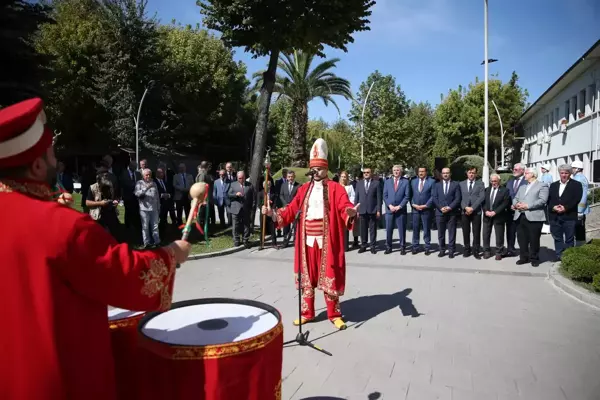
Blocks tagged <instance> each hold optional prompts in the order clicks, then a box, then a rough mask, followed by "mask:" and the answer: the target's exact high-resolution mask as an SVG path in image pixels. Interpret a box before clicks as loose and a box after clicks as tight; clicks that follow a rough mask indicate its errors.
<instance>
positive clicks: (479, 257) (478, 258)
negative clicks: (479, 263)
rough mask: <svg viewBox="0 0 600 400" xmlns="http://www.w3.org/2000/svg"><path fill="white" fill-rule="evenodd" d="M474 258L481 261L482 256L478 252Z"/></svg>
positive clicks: (474, 254)
mask: <svg viewBox="0 0 600 400" xmlns="http://www.w3.org/2000/svg"><path fill="white" fill-rule="evenodd" d="M473 257H475V259H476V260H481V254H479V253H478V252H475V253H473Z"/></svg>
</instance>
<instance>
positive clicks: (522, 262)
mask: <svg viewBox="0 0 600 400" xmlns="http://www.w3.org/2000/svg"><path fill="white" fill-rule="evenodd" d="M516 264H517V265H525V264H529V260H517V262H516Z"/></svg>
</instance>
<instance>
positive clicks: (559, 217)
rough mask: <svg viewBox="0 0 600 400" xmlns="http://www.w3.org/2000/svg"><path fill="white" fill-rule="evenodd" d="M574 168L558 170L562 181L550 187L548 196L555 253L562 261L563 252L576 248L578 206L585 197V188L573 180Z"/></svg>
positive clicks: (566, 167)
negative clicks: (572, 172)
mask: <svg viewBox="0 0 600 400" xmlns="http://www.w3.org/2000/svg"><path fill="white" fill-rule="evenodd" d="M571 170H572V168H571V167H570V166H569V165H567V164H565V165H561V166H560V167H559V168H558V172H559V174H560V180H558V181H556V182H553V183H552V184H551V185H550V193H549V195H548V219H549V220H550V233H552V238H553V239H554V251H555V252H556V258H557V259H558V260H559V261H560V259H561V257H562V252H563V251H564V250H565V249H566V248H569V247H573V246H575V225H576V224H577V205H578V204H579V200H581V197H582V196H583V186H582V185H581V183H580V182H578V181H576V180H574V179H571Z"/></svg>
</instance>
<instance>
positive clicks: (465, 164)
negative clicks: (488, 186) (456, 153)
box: [450, 156, 494, 181]
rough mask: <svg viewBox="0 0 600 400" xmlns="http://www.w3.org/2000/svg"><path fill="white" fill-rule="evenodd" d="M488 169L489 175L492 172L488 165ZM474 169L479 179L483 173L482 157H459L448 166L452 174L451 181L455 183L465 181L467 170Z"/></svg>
mask: <svg viewBox="0 0 600 400" xmlns="http://www.w3.org/2000/svg"><path fill="white" fill-rule="evenodd" d="M488 166H489V168H490V174H491V173H493V172H494V170H493V168H492V166H491V165H490V164H489V163H488ZM472 167H476V168H477V175H478V176H479V177H481V174H482V173H483V157H481V156H461V157H458V158H457V159H456V160H454V161H453V162H452V164H450V171H451V172H452V179H453V180H455V181H462V180H464V179H467V170H468V169H469V168H472Z"/></svg>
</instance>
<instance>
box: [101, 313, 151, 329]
mask: <svg viewBox="0 0 600 400" xmlns="http://www.w3.org/2000/svg"><path fill="white" fill-rule="evenodd" d="M144 315H145V313H142V314H138V315H135V316H133V317H130V318H123V319H117V320H109V321H108V328H109V329H119V328H129V327H133V326H137V325H138V323H139V322H140V320H141V319H142V318H143V317H144Z"/></svg>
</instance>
